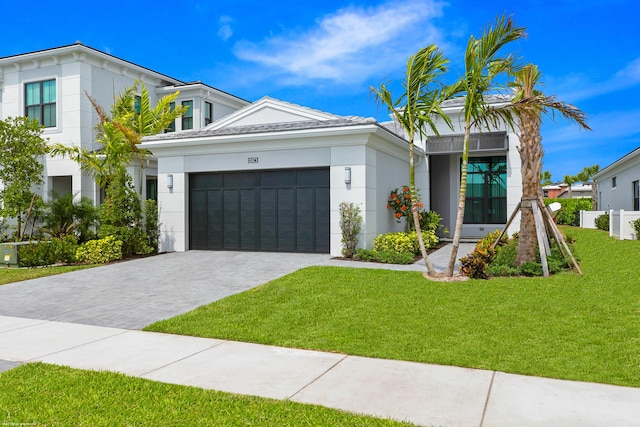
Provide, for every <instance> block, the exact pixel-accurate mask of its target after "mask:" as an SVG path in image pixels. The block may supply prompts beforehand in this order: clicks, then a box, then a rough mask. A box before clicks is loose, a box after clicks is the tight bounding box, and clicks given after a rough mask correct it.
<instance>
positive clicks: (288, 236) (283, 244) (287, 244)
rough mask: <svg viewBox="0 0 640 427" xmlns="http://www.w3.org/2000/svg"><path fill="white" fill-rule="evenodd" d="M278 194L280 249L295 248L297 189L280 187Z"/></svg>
mask: <svg viewBox="0 0 640 427" xmlns="http://www.w3.org/2000/svg"><path fill="white" fill-rule="evenodd" d="M277 194H278V250H281V251H293V250H295V247H296V246H295V241H296V238H295V236H296V235H295V222H294V219H295V214H296V212H295V209H296V206H295V190H294V189H293V188H279V189H278V191H277Z"/></svg>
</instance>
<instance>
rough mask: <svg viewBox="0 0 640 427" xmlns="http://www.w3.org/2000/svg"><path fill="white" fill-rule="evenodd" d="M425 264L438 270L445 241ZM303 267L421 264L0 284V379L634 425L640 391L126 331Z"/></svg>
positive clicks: (115, 271) (185, 263)
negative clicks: (49, 369)
mask: <svg viewBox="0 0 640 427" xmlns="http://www.w3.org/2000/svg"><path fill="white" fill-rule="evenodd" d="M472 249H473V245H471V244H466V245H464V246H462V247H461V249H460V256H462V255H463V254H466V253H468V252H470V251H471V250H472ZM430 259H431V261H432V263H433V264H434V266H435V267H436V269H438V270H442V269H443V268H444V265H445V264H446V260H447V259H448V247H445V248H443V249H441V250H440V251H438V252H436V253H434V254H433V255H432V256H431V257H430ZM309 265H340V266H341V265H344V266H349V267H366V268H393V269H398V270H416V271H425V267H424V264H422V263H417V264H414V265H409V266H386V265H380V264H372V263H358V262H353V261H340V260H335V259H331V258H330V257H329V256H328V255H303V254H302V255H296V254H263V253H258V254H256V253H234V252H198V251H191V252H187V253H173V254H166V255H160V256H156V257H151V258H145V259H140V260H135V261H128V262H123V263H119V264H113V265H109V266H105V267H99V268H96V269H90V270H83V271H78V272H73V273H69V274H64V275H60V276H52V277H48V278H42V279H35V280H30V281H25V282H20V283H14V284H10V285H4V286H0V371H2V370H6V369H10V368H13V367H15V366H18V365H19V364H21V363H25V362H30V361H42V362H46V363H55V364H60V365H65V366H70V367H74V368H80V369H94V370H110V371H117V372H122V373H125V374H128V375H132V376H137V377H141V378H148V379H152V380H157V381H163V382H168V383H177V384H184V385H191V386H197V387H203V388H209V389H215V390H221V391H228V392H234V393H241V394H249V395H257V396H263V397H270V398H276V399H290V400H293V401H296V402H302V403H311V404H318V405H323V406H327V407H332V408H337V409H343V410H348V411H352V412H358V413H366V414H371V415H374V416H380V417H391V418H394V419H398V420H406V421H410V422H413V423H415V424H418V425H425V426H431V425H439V426H514V425H517V426H539V425H551V426H554V425H556V426H568V425H571V426H574V425H578V426H602V425H615V426H640V403H639V402H640V388H629V387H617V386H611V385H604V384H592V383H581V382H571V381H560V380H553V379H543V378H534V377H526V376H519V375H512V374H505V373H501V372H492V371H482V370H474V369H465V368H458V367H448V366H437V365H428V364H421V363H413V362H403V361H395V360H384V359H371V358H364V357H356V356H349V355H344V354H336V353H323V352H317V351H308V350H297V349H288V348H279V347H273V346H264V345H257V344H249V343H241V342H231V341H222V340H215V339H204V338H194V337H184V336H176V335H168V334H158V333H151V332H141V331H138V330H136V329H140V328H141V327H143V326H146V325H147V324H149V323H152V322H154V321H157V320H161V319H163V318H167V317H171V316H174V315H176V314H180V313H183V312H185V311H188V310H191V309H193V308H195V307H197V306H199V305H202V304H206V303H209V302H211V301H214V300H216V299H219V298H222V297H224V296H227V295H231V294H233V293H237V292H241V291H243V290H245V289H249V288H252V287H254V286H256V285H258V284H261V283H265V282H267V281H269V280H272V279H275V278H277V277H280V276H281V275H283V274H287V273H289V272H292V271H295V270H297V269H298V268H302V267H305V266H309ZM452 286H455V284H452Z"/></svg>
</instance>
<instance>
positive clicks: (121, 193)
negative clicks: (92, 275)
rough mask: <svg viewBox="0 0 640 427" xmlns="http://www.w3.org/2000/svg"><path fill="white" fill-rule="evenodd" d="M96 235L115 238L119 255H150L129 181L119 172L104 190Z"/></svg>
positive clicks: (136, 199) (129, 179)
mask: <svg viewBox="0 0 640 427" xmlns="http://www.w3.org/2000/svg"><path fill="white" fill-rule="evenodd" d="M99 216H100V229H99V230H98V236H99V237H100V238H103V237H106V236H115V238H116V240H120V241H121V242H122V255H123V256H130V255H135V254H139V255H144V254H148V253H151V252H153V248H152V247H150V246H149V245H148V241H149V238H148V236H147V234H146V233H145V231H144V228H143V224H142V207H141V205H140V198H139V197H138V193H136V192H135V190H134V189H133V184H132V183H131V178H130V177H129V176H128V175H127V174H126V172H122V173H121V174H120V175H119V176H118V178H117V179H116V180H115V181H114V182H113V183H112V185H110V186H109V187H108V188H107V195H106V199H105V201H104V203H103V204H102V205H101V206H100V214H99Z"/></svg>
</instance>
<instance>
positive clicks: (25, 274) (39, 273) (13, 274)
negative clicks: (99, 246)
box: [0, 265, 95, 285]
mask: <svg viewBox="0 0 640 427" xmlns="http://www.w3.org/2000/svg"><path fill="white" fill-rule="evenodd" d="M91 267H95V265H72V266H61V267H42V268H2V267H0V285H6V284H7V283H12V282H20V281H22V280H29V279H37V278H38V277H45V276H53V275H54V274H62V273H67V272H69V271H75V270H82V269H85V268H91Z"/></svg>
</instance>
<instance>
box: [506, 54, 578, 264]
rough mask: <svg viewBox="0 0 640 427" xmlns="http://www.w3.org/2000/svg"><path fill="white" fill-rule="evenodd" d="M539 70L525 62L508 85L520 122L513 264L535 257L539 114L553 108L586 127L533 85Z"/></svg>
mask: <svg viewBox="0 0 640 427" xmlns="http://www.w3.org/2000/svg"><path fill="white" fill-rule="evenodd" d="M540 77H541V73H540V71H539V70H538V67H536V66H535V65H533V64H528V65H525V66H524V67H522V68H521V69H519V70H518V71H517V72H515V73H514V78H515V80H514V82H513V83H511V86H512V87H513V88H514V89H515V91H516V95H515V97H514V98H513V100H512V104H513V106H514V110H513V111H514V114H515V116H516V117H517V118H518V121H519V124H520V134H519V137H520V147H519V148H518V151H519V153H520V162H521V166H522V200H521V202H520V213H521V217H520V233H519V238H518V253H517V255H516V261H515V264H516V265H522V264H524V263H525V262H527V261H535V260H536V243H537V234H536V227H535V220H534V214H533V208H532V203H538V202H540V203H541V198H542V192H541V187H540V177H541V176H542V174H543V172H542V157H543V150H542V144H541V142H542V137H541V136H540V125H541V123H542V114H546V113H548V112H551V113H552V114H553V113H555V112H557V113H560V114H561V115H562V116H563V117H565V118H567V119H571V120H573V121H575V122H576V123H578V124H579V125H580V126H581V127H582V128H584V129H589V126H587V124H586V122H585V116H584V113H583V112H582V111H580V110H579V109H577V108H576V107H574V106H573V105H570V104H566V103H563V102H560V101H558V100H556V98H555V96H546V95H544V94H543V93H542V92H540V91H539V90H537V89H536V85H537V84H538V83H539V80H540ZM576 181H577V178H576V177H570V176H566V177H565V182H566V183H567V184H568V185H569V188H571V185H572V184H573V182H576Z"/></svg>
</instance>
